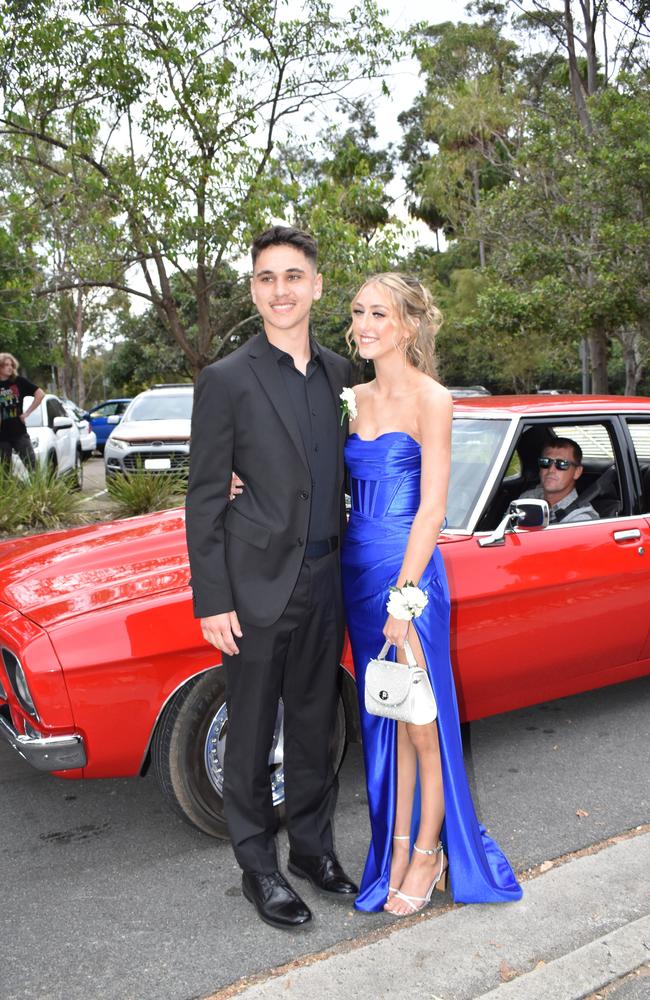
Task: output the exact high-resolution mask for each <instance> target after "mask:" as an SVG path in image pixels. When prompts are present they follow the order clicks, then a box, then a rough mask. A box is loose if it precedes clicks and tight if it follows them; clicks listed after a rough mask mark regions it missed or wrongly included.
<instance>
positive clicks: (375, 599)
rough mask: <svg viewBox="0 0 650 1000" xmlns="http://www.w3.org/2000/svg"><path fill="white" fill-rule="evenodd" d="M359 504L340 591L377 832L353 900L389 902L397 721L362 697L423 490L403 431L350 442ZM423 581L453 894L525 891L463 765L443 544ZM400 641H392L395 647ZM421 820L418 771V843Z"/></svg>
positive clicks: (485, 898)
mask: <svg viewBox="0 0 650 1000" xmlns="http://www.w3.org/2000/svg"><path fill="white" fill-rule="evenodd" d="M345 454H346V463H347V465H348V469H349V472H350V477H351V490H350V492H351V496H352V511H351V515H350V522H349V525H348V530H347V532H346V536H345V541H344V546H343V552H342V569H343V596H344V601H345V611H346V617H347V623H348V631H349V635H350V642H351V645H352V654H353V657H354V664H355V673H356V679H357V694H358V698H359V713H360V718H361V733H362V740H363V755H364V763H365V770H366V784H367V789H368V809H369V813H370V827H371V842H370V846H369V850H368V857H367V859H366V864H365V868H364V872H363V877H362V879H361V885H360V889H359V895H358V897H357V899H356V902H355V907H356V908H357V909H359V910H364V911H379V910H382V909H383V906H384V903H385V902H386V898H387V896H388V880H389V875H390V866H391V859H392V837H393V827H394V821H395V807H396V796H397V730H396V726H397V724H396V723H395V722H394V721H393V720H391V719H384V718H379V717H378V716H374V715H369V714H368V713H367V712H366V710H365V705H364V675H365V669H366V665H367V663H368V661H369V660H370V659H372V658H373V657H376V656H377V654H378V653H379V650H380V649H381V647H382V645H383V643H384V637H383V632H382V630H383V627H384V624H385V622H386V617H387V612H386V600H387V598H388V589H389V587H391V586H393V585H394V584H395V581H396V579H397V576H398V574H399V571H400V568H401V564H402V560H403V557H404V552H405V549H406V544H407V541H408V536H409V531H410V528H411V524H412V522H413V518H414V516H415V514H416V512H417V509H418V506H419V500H420V446H419V444H418V442H417V441H415V439H414V438H412V437H411V436H410V435H409V434H406V433H404V432H402V431H394V432H389V433H388V434H382V435H381V436H380V437H378V438H375V439H373V440H370V441H369V440H365V439H362V438H360V437H358V435H356V434H351V435H350V437H349V438H348V440H347V442H346V448H345ZM419 586H420V587H421V588H422V590H424V591H425V592H426V594H427V597H428V599H429V601H428V604H427V606H426V607H425V609H424V611H423V613H422V615H421V616H420V617H418V618H417V619H414V620H413V625H414V627H415V630H416V632H417V636H418V639H419V640H420V645H421V646H422V652H423V656H424V663H423V664H422V666H426V669H427V672H428V674H429V678H430V680H431V686H432V688H433V692H434V695H435V698H436V702H437V705H438V718H437V726H438V742H439V746H440V761H441V768H442V779H443V790H444V800H445V818H444V822H443V826H442V831H441V835H440V839H441V840H442V843H443V845H444V850H445V855H446V857H447V860H448V864H449V879H450V882H451V891H452V896H453V898H454V900H455V901H456V902H463V903H495V902H508V901H514V900H517V899H520V898H521V895H522V891H521V888H520V886H519V884H518V883H517V880H516V878H515V875H514V873H513V871H512V868H511V867H510V864H509V863H508V860H507V858H506V857H505V855H504V854H503V852H502V851H501V849H500V848H499V846H498V844H496V842H495V841H494V840H493V839H492V838H491V837H490V836H489V835H488V834H487V832H486V830H485V827H484V826H482V825H481V824H479V822H478V819H477V817H476V813H475V810H474V804H473V802H472V797H471V793H470V789H469V784H468V781H467V775H466V773H465V765H464V762H463V749H462V743H461V736H460V721H459V715H458V705H457V701H456V691H455V687H454V680H453V674H452V670H451V662H450V659H449V591H448V588H447V578H446V575H445V569H444V564H443V561H442V556H441V555H440V552H439V549H438V548H436V549H435V550H434V552H433V555H432V557H431V560H430V562H429V565H428V566H427V568H426V570H425V572H424V573H423V575H422V577H421V579H420V582H419ZM394 653H395V650H394V649H393V650H391V654H392V655H393V656H394ZM419 821H420V788H419V778H418V779H417V780H416V790H415V796H414V800H413V813H412V820H411V844H413V842H414V840H415V837H416V836H417V831H418V826H419Z"/></svg>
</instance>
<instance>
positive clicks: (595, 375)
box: [587, 329, 609, 394]
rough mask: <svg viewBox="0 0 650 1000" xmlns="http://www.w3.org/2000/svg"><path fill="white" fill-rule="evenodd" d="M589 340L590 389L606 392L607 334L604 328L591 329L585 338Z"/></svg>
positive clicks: (607, 388) (607, 387) (607, 384)
mask: <svg viewBox="0 0 650 1000" xmlns="http://www.w3.org/2000/svg"><path fill="white" fill-rule="evenodd" d="M587 339H588V341H589V361H590V365H591V391H592V392H593V393H596V394H599V393H603V394H607V393H608V392H609V378H608V375H607V334H606V333H605V331H604V330H602V329H601V330H592V332H591V333H590V334H589V337H588V338H587Z"/></svg>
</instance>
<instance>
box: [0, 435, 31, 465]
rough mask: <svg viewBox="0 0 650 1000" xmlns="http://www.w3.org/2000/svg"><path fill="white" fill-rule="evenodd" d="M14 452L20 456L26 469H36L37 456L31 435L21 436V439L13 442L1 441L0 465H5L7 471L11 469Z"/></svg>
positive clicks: (15, 439)
mask: <svg viewBox="0 0 650 1000" xmlns="http://www.w3.org/2000/svg"><path fill="white" fill-rule="evenodd" d="M12 451H15V452H16V454H17V455H19V456H20V458H21V459H22V462H23V465H24V466H25V468H26V469H35V468H36V455H35V454H34V449H33V448H32V442H31V441H30V439H29V434H21V436H20V437H17V438H14V439H13V440H11V441H5V440H0V465H3V466H4V468H5V469H6V470H7V471H9V470H10V469H11V452H12Z"/></svg>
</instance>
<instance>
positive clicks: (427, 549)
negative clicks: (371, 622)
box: [384, 383, 452, 646]
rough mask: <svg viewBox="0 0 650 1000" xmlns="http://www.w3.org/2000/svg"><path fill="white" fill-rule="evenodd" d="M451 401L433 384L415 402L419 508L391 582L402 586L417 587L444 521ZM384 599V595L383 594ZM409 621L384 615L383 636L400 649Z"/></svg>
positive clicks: (447, 481)
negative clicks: (419, 463)
mask: <svg viewBox="0 0 650 1000" xmlns="http://www.w3.org/2000/svg"><path fill="white" fill-rule="evenodd" d="M451 419H452V399H451V396H450V395H449V393H448V392H447V390H446V389H444V388H443V387H442V386H440V385H438V384H436V383H434V384H432V385H430V386H427V387H426V390H425V391H424V392H423V393H422V395H421V397H420V398H419V399H418V427H419V432H420V442H421V445H422V469H421V478H420V505H419V507H418V511H417V514H416V515H415V517H414V519H413V524H412V525H411V531H410V533H409V538H408V543H407V546H406V552H405V553H404V559H403V562H402V566H401V569H400V572H399V576H398V578H397V580H396V581H395V585H396V586H397V587H403V586H404V584H405V583H406V582H407V581H408V582H410V583H414V584H416V585H417V584H418V583H419V580H420V577H421V576H422V574H423V572H424V570H425V569H426V567H427V565H428V563H429V560H430V559H431V556H432V554H433V550H434V549H435V547H436V542H437V540H438V535H439V533H440V529H441V527H442V523H443V521H444V518H445V510H446V506H447V490H448V488H449V471H450V467H451ZM386 597H387V598H388V595H386ZM408 626H409V622H407V621H400V620H398V619H395V618H393V617H392V615H389V616H388V620H387V622H386V626H385V628H384V634H385V636H386V638H387V639H390V640H391V641H393V642H396V644H397V645H398V646H401V645H402V643H403V642H404V639H405V638H406V634H407V632H408Z"/></svg>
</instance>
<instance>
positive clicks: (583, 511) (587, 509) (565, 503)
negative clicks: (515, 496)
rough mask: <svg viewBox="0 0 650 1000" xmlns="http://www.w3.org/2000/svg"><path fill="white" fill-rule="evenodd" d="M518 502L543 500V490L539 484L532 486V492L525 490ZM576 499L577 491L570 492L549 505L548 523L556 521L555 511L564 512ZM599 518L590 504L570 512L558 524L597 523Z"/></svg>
mask: <svg viewBox="0 0 650 1000" xmlns="http://www.w3.org/2000/svg"><path fill="white" fill-rule="evenodd" d="M519 499H520V500H543V499H544V488H543V486H542V485H541V484H540V485H539V486H534V487H533V489H532V490H526V492H525V493H522V494H521V496H520V497H519ZM577 499H578V491H577V490H571V492H570V493H568V494H567V495H566V496H565V497H564V498H563V499H562V500H558V502H557V503H556V504H553V506H552V507H551V505H550V504H549V513H550V523H551V524H553V523H554V521H555V520H556V518H555V511H557V510H564V509H565V508H566V507H570V506H571V504H572V503H573V502H574V501H575V500H577ZM599 517H600V514H599V513H598V511H596V510H594V508H593V507H592V506H591V504H590V503H585V505H584V507H576V509H575V510H572V511H571V513H570V514H567V516H566V517H563V518H562V519H561V521H558V524H560V523H561V524H571V523H572V522H573V521H597V520H598V518H599Z"/></svg>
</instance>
